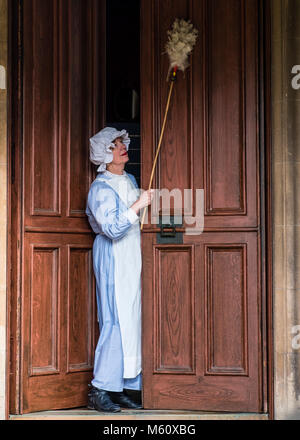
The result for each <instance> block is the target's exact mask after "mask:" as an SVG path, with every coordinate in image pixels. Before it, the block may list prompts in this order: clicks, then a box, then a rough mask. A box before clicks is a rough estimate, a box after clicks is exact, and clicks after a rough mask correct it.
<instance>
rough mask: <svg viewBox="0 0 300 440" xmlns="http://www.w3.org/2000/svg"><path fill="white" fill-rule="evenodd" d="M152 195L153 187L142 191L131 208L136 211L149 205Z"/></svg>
mask: <svg viewBox="0 0 300 440" xmlns="http://www.w3.org/2000/svg"><path fill="white" fill-rule="evenodd" d="M153 196H154V189H148V190H147V191H144V192H143V194H142V195H141V196H140V198H139V199H138V200H137V201H136V202H134V204H133V205H132V206H131V208H132V209H133V210H134V211H135V212H136V213H138V211H139V210H140V209H142V208H145V207H146V206H148V205H150V203H151V202H152V199H153Z"/></svg>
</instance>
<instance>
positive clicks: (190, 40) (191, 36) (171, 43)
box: [164, 18, 198, 79]
mask: <svg viewBox="0 0 300 440" xmlns="http://www.w3.org/2000/svg"><path fill="white" fill-rule="evenodd" d="M167 34H168V41H167V43H166V45H165V49H166V52H167V54H168V55H169V59H170V67H169V71H168V75H167V79H168V77H169V74H170V71H171V69H172V68H173V67H175V66H177V67H178V70H182V71H183V72H184V70H185V69H186V68H187V67H188V66H189V62H188V56H189V55H190V53H191V52H192V50H193V47H194V45H195V44H196V40H197V36H198V31H197V29H195V28H194V26H193V24H192V23H191V22H190V20H184V19H183V18H181V19H179V18H176V19H175V21H174V23H173V25H172V29H171V30H168V31H167ZM166 52H164V53H166Z"/></svg>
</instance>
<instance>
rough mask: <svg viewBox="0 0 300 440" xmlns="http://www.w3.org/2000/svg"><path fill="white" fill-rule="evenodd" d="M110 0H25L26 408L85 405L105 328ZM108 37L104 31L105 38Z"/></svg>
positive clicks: (23, 396) (23, 402) (23, 368)
mask: <svg viewBox="0 0 300 440" xmlns="http://www.w3.org/2000/svg"><path fill="white" fill-rule="evenodd" d="M104 4H105V2H104V1H97V0H88V1H83V0H68V1H63V2H61V1H58V0H53V1H50V2H49V1H47V2H41V1H38V0H25V1H24V2H23V22H24V29H23V45H24V70H23V72H24V78H23V88H24V94H23V114H24V128H23V152H22V153H23V164H24V170H23V179H24V186H23V200H24V202H23V213H24V216H23V237H22V240H23V272H22V344H21V372H22V373H21V374H22V379H21V393H20V394H21V396H20V397H21V405H20V412H23V413H25V412H31V411H40V410H43V409H54V408H70V407H78V406H83V405H85V404H86V402H87V392H88V388H87V384H88V382H89V381H90V380H91V377H92V369H93V357H94V349H95V343H96V340H97V334H98V323H97V317H96V304H95V285H94V277H93V264H92V245H93V239H94V236H93V234H92V231H91V229H90V227H89V224H88V221H87V218H86V215H85V206H86V197H87V193H88V189H89V186H90V184H91V182H92V180H93V179H94V177H95V169H93V167H92V165H91V163H90V162H89V137H90V136H91V135H92V134H94V133H95V132H96V131H98V129H100V128H101V126H102V125H103V118H104V114H103V112H102V110H103V107H102V106H103V95H102V90H103V88H104V81H103V77H104V73H103V69H104V65H105V63H104V62H103V63H101V67H100V62H99V59H100V60H101V57H102V61H104V59H105V58H104V56H105V53H104V43H101V38H102V35H100V32H99V29H103V25H102V24H103V23H102V22H103V20H104V22H105V18H103V17H105V13H104V11H105V8H104ZM102 41H103V38H102Z"/></svg>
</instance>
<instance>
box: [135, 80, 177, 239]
mask: <svg viewBox="0 0 300 440" xmlns="http://www.w3.org/2000/svg"><path fill="white" fill-rule="evenodd" d="M175 75H176V71H175ZM173 86H174V80H173V81H171V85H170V90H169V96H168V100H167V105H166V110H165V116H164V121H163V125H162V129H161V134H160V138H159V142H158V147H157V151H156V155H155V158H154V162H153V166H152V172H151V177H150V183H149V186H148V190H149V189H150V188H151V185H152V180H153V176H154V170H155V166H156V162H157V158H158V154H159V150H160V146H161V141H162V138H163V134H164V130H165V125H166V120H167V114H168V110H169V106H170V99H171V95H172V90H173ZM146 208H147V206H146V207H145V208H144V212H143V216H142V221H141V231H142V230H143V224H144V220H145V214H146Z"/></svg>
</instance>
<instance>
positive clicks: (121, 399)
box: [109, 391, 143, 409]
mask: <svg viewBox="0 0 300 440" xmlns="http://www.w3.org/2000/svg"><path fill="white" fill-rule="evenodd" d="M109 395H110V398H111V400H112V401H113V402H114V403H117V404H119V405H120V406H122V407H123V408H130V409H142V408H143V406H142V405H141V404H138V403H135V402H134V401H133V400H132V399H131V398H130V397H129V396H128V395H127V394H125V393H124V392H120V393H116V392H112V391H110V392H109Z"/></svg>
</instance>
